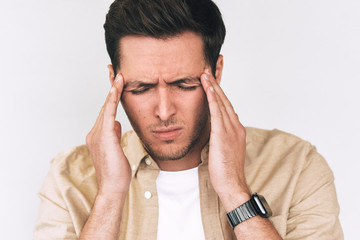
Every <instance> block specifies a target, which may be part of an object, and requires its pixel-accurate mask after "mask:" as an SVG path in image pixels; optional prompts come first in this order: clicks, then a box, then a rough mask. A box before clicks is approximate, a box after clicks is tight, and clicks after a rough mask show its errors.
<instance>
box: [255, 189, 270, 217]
mask: <svg viewBox="0 0 360 240" xmlns="http://www.w3.org/2000/svg"><path fill="white" fill-rule="evenodd" d="M251 199H252V203H253V205H254V207H255V209H256V212H257V213H258V214H259V215H260V216H261V217H266V218H268V217H270V216H271V215H272V211H271V209H270V206H269V204H268V203H267V201H266V200H265V198H264V197H263V196H262V195H258V194H257V193H254V194H253V195H252V198H251Z"/></svg>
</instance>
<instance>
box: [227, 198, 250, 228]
mask: <svg viewBox="0 0 360 240" xmlns="http://www.w3.org/2000/svg"><path fill="white" fill-rule="evenodd" d="M256 215H257V213H256V210H255V208H254V206H253V205H252V203H251V200H249V201H247V202H246V203H244V204H242V205H241V206H239V207H237V208H235V209H234V210H232V211H231V212H229V213H228V214H226V216H227V219H228V220H229V223H230V225H231V227H232V228H234V227H235V226H236V225H238V224H240V223H242V222H243V221H245V220H247V219H249V218H252V217H255V216H256Z"/></svg>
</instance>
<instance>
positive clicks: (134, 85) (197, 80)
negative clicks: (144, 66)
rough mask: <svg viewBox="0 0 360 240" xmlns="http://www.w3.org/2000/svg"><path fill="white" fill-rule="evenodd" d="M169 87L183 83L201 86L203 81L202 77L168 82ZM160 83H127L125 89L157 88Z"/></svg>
mask: <svg viewBox="0 0 360 240" xmlns="http://www.w3.org/2000/svg"><path fill="white" fill-rule="evenodd" d="M166 83H167V84H169V85H178V84H181V83H186V84H199V85H201V81H200V77H185V78H181V79H178V80H175V81H172V82H166ZM157 84H158V83H146V82H143V81H141V80H134V81H131V82H127V83H126V84H125V86H124V89H127V88H141V87H147V88H150V87H155V86H156V85H157Z"/></svg>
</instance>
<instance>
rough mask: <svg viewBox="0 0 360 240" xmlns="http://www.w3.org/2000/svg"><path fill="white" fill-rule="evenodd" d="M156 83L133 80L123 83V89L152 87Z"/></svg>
mask: <svg viewBox="0 0 360 240" xmlns="http://www.w3.org/2000/svg"><path fill="white" fill-rule="evenodd" d="M156 85H157V83H146V82H143V81H140V80H135V81H131V82H127V83H125V86H124V89H126V88H140V87H154V86H156Z"/></svg>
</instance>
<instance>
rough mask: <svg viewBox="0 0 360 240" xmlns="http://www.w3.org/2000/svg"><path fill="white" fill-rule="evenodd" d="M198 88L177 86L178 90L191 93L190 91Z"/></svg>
mask: <svg viewBox="0 0 360 240" xmlns="http://www.w3.org/2000/svg"><path fill="white" fill-rule="evenodd" d="M197 87H198V86H181V85H179V86H178V88H180V89H181V90H184V91H191V90H195V89H196V88H197Z"/></svg>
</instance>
